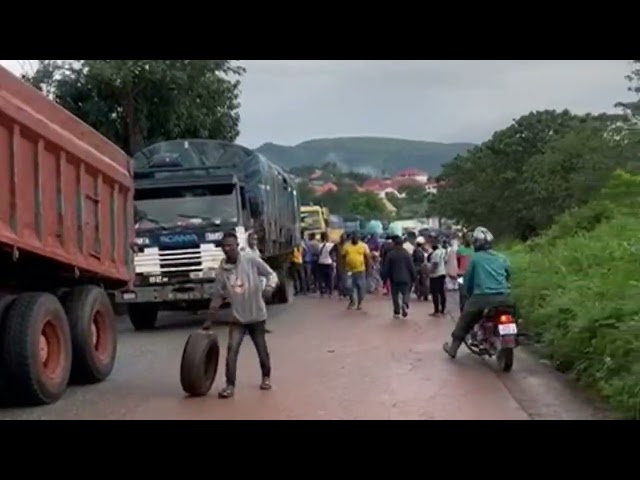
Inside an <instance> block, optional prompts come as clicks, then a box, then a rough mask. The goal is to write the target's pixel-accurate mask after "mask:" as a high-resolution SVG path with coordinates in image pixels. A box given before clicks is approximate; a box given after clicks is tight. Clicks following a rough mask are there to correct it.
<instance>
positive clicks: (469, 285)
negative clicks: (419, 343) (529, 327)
mask: <svg viewBox="0 0 640 480" xmlns="http://www.w3.org/2000/svg"><path fill="white" fill-rule="evenodd" d="M471 241H472V244H473V250H474V254H473V255H472V257H471V261H470V262H469V265H468V266H467V269H466V271H465V273H464V279H463V285H461V287H462V288H464V291H465V294H466V302H465V304H464V308H463V311H462V314H461V315H460V319H459V320H458V322H457V323H456V326H455V328H454V330H453V332H452V333H451V339H452V340H451V343H449V342H447V343H445V344H444V345H443V346H442V347H443V349H444V351H445V353H446V354H447V355H449V356H450V357H451V358H455V357H456V355H457V353H458V349H459V348H460V345H461V344H462V342H463V341H464V339H465V337H466V336H467V335H468V334H469V332H471V330H472V329H473V327H475V325H476V324H477V323H478V322H479V321H480V320H482V315H483V313H484V311H485V309H487V308H491V307H495V306H513V305H514V302H513V299H512V298H511V289H510V287H509V278H510V271H509V262H508V261H507V259H506V258H505V257H504V256H502V255H500V254H499V253H497V252H496V251H494V250H493V248H492V245H491V243H492V242H493V235H492V234H491V232H490V231H489V230H487V229H486V228H484V227H478V228H476V229H475V230H474V231H473V234H472V238H471Z"/></svg>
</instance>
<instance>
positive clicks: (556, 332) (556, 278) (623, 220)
mask: <svg viewBox="0 0 640 480" xmlns="http://www.w3.org/2000/svg"><path fill="white" fill-rule="evenodd" d="M639 210H640V176H633V175H629V174H626V173H622V172H616V174H615V175H614V177H613V179H612V180H611V182H610V183H609V185H608V186H607V188H606V189H605V190H604V191H603V192H602V193H601V195H600V196H599V198H598V199H597V200H596V201H594V202H592V203H590V204H588V205H586V206H584V207H582V208H580V209H577V210H574V211H572V212H569V213H567V214H565V215H563V216H562V217H560V218H559V219H558V221H557V222H556V224H555V225H554V226H553V227H552V228H551V229H550V230H549V231H548V232H547V233H546V234H545V235H543V236H541V237H539V238H538V239H535V240H533V241H530V242H529V243H527V244H524V245H519V246H516V247H514V248H512V249H511V250H510V251H509V252H508V255H509V257H510V258H511V261H512V262H513V267H514V275H513V288H514V293H515V295H516V299H517V301H518V304H519V307H520V313H521V317H522V318H523V319H524V322H525V328H526V329H527V330H528V331H529V332H531V333H533V334H534V336H535V338H536V340H537V343H538V345H539V347H540V349H541V352H542V354H543V355H544V356H546V357H547V358H548V359H550V360H551V361H552V362H553V363H554V364H555V365H556V367H557V368H558V369H559V370H560V371H563V372H568V373H570V374H571V376H573V377H574V378H575V379H576V380H577V381H578V382H579V383H580V384H581V385H583V386H586V387H587V388H588V389H590V390H592V391H595V392H596V393H598V394H599V395H600V396H601V397H602V398H603V400H604V401H605V402H607V403H608V405H609V406H610V407H612V408H613V409H614V410H615V411H616V412H617V413H619V414H620V415H621V416H623V417H624V418H628V419H639V418H640V409H639V408H638V401H639V398H640V278H639V277H638V272H639V271H640V261H639V260H638V259H639V258H640V217H639V216H638V213H637V212H638V211H639Z"/></svg>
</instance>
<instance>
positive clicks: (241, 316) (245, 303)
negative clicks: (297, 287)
mask: <svg viewBox="0 0 640 480" xmlns="http://www.w3.org/2000/svg"><path fill="white" fill-rule="evenodd" d="M222 251H223V252H224V255H225V259H224V260H223V261H222V262H221V263H220V267H219V268H218V271H217V272H216V283H215V285H216V289H215V291H214V293H213V296H212V298H211V304H210V306H209V310H210V317H209V319H208V320H207V321H206V322H205V324H204V326H203V329H205V330H206V329H209V328H211V326H212V323H213V318H214V317H215V314H216V312H217V311H218V309H219V308H220V305H222V303H223V301H224V300H225V299H227V300H228V301H229V302H230V303H231V310H232V314H233V317H232V323H231V325H230V326H229V341H228V345H227V361H226V380H227V384H226V386H225V387H224V388H223V389H222V390H220V392H219V393H218V396H219V397H220V398H231V397H233V394H234V390H235V385H236V368H237V364H238V354H239V353H240V346H241V345H242V340H243V339H244V337H245V335H246V334H249V336H250V337H251V340H252V341H253V344H254V346H255V347H256V351H257V352H258V359H259V361H260V370H261V371H262V383H261V384H260V389H261V390H270V389H271V360H270V358H269V349H268V348H267V339H266V335H265V333H266V332H265V325H266V320H267V307H266V305H265V302H264V297H267V298H269V296H270V295H272V294H273V291H274V289H275V288H276V287H277V286H278V276H277V275H276V273H275V272H274V271H273V270H272V269H271V268H270V267H269V265H267V264H266V263H265V262H264V261H263V260H262V259H261V258H260V257H258V256H257V255H254V254H251V253H246V252H240V249H239V245H238V237H237V236H236V234H235V233H233V232H228V233H225V234H224V236H223V238H222ZM261 277H264V278H266V279H267V282H266V286H265V287H264V291H263V288H262V283H261V281H260V280H261Z"/></svg>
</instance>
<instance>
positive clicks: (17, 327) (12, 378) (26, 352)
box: [0, 293, 72, 406]
mask: <svg viewBox="0 0 640 480" xmlns="http://www.w3.org/2000/svg"><path fill="white" fill-rule="evenodd" d="M0 342H1V347H0V351H1V352H2V364H3V366H4V369H5V373H6V377H5V378H6V382H7V384H8V388H9V389H10V396H11V402H12V403H17V404H22V405H34V406H35V405H46V404H51V403H54V402H56V401H58V400H59V399H60V398H61V397H62V396H63V395H64V393H65V391H66V389H67V384H68V382H69V376H70V374H71V360H72V349H71V332H70V330H69V323H68V321H67V316H66V314H65V312H64V309H63V308H62V305H61V304H60V302H59V301H58V299H57V298H56V297H54V296H53V295H51V294H49V293H25V294H22V295H20V296H18V298H16V299H15V301H14V303H13V305H12V306H11V308H10V309H9V311H8V312H7V314H6V315H5V318H4V322H3V328H2V336H1V337H0Z"/></svg>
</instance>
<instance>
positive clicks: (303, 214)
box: [300, 205, 344, 243]
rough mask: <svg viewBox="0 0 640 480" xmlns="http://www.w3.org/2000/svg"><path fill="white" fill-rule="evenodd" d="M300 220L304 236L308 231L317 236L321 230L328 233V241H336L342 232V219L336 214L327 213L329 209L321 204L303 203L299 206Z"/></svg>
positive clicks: (306, 236) (307, 234)
mask: <svg viewBox="0 0 640 480" xmlns="http://www.w3.org/2000/svg"><path fill="white" fill-rule="evenodd" d="M300 221H301V223H302V230H304V236H305V238H308V237H309V234H310V233H315V234H316V237H319V236H320V234H321V233H322V232H327V233H328V234H329V241H330V242H334V243H335V242H337V241H339V240H340V236H341V235H342V233H343V232H344V221H343V220H342V217H340V216H338V215H331V214H329V209H327V208H326V207H323V206H321V205H305V206H302V207H300Z"/></svg>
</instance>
